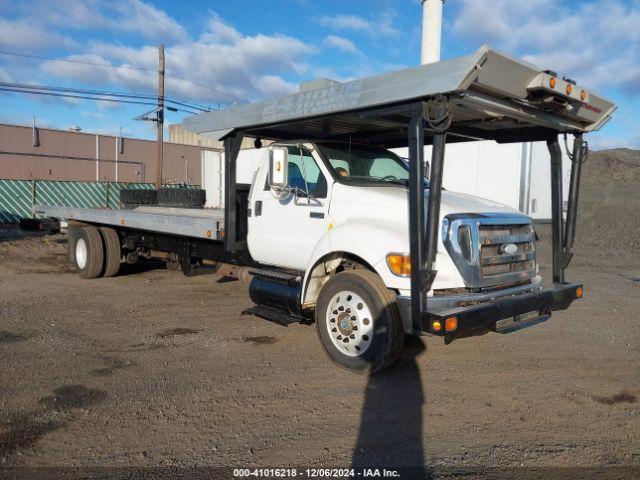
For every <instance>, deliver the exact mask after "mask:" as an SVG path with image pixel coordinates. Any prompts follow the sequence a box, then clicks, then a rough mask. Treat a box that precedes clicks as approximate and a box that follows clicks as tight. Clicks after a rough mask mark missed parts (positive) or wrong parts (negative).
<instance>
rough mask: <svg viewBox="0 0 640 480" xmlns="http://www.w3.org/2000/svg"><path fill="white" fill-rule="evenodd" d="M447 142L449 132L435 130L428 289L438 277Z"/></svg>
mask: <svg viewBox="0 0 640 480" xmlns="http://www.w3.org/2000/svg"><path fill="white" fill-rule="evenodd" d="M446 142H447V132H446V130H443V131H435V132H434V134H433V149H432V150H431V176H430V177H429V180H430V187H429V209H428V213H427V243H426V251H427V254H426V262H425V267H426V270H427V271H426V274H427V275H426V282H427V285H426V286H427V287H428V289H430V288H431V284H432V283H433V280H434V279H435V277H436V271H435V270H434V269H433V267H434V266H435V261H436V253H437V251H438V235H439V233H440V199H441V197H442V174H443V172H444V149H445V145H446Z"/></svg>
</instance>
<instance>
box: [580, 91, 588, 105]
mask: <svg viewBox="0 0 640 480" xmlns="http://www.w3.org/2000/svg"><path fill="white" fill-rule="evenodd" d="M586 99H587V92H585V91H584V90H582V91H581V92H580V100H582V101H583V102H584V101H585V100H586Z"/></svg>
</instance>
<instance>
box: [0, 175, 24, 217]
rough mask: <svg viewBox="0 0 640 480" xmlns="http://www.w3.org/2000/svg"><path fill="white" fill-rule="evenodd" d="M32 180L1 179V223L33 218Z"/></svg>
mask: <svg viewBox="0 0 640 480" xmlns="http://www.w3.org/2000/svg"><path fill="white" fill-rule="evenodd" d="M31 201H32V182H30V181H29V180H0V223H18V222H20V219H21V218H31Z"/></svg>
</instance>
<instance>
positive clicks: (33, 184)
mask: <svg viewBox="0 0 640 480" xmlns="http://www.w3.org/2000/svg"><path fill="white" fill-rule="evenodd" d="M36 182H37V180H36V179H35V178H34V179H32V180H31V218H36V212H35V207H36V195H37V192H36Z"/></svg>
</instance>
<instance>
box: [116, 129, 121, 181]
mask: <svg viewBox="0 0 640 480" xmlns="http://www.w3.org/2000/svg"><path fill="white" fill-rule="evenodd" d="M119 167H120V142H119V141H118V137H116V175H115V181H116V182H118V171H119V169H120V168H119Z"/></svg>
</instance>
